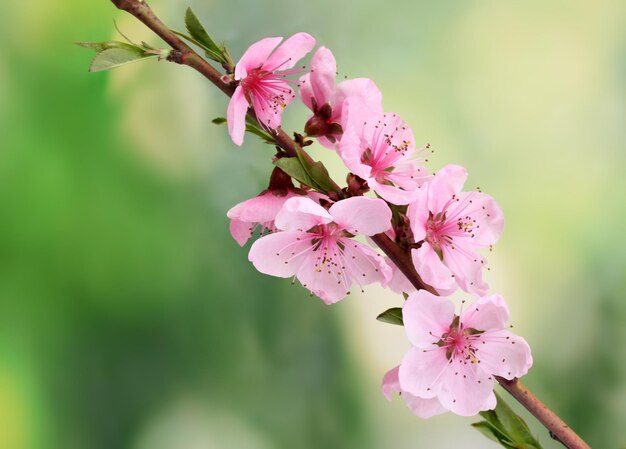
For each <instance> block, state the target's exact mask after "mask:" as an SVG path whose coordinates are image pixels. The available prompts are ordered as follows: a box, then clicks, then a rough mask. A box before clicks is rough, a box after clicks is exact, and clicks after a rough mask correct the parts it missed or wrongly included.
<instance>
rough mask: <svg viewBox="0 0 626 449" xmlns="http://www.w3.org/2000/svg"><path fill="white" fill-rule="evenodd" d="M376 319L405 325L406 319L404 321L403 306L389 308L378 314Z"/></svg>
mask: <svg viewBox="0 0 626 449" xmlns="http://www.w3.org/2000/svg"><path fill="white" fill-rule="evenodd" d="M376 319H377V320H378V321H382V322H383V323H389V324H396V325H398V326H404V321H402V308H401V307H392V308H391V309H387V310H385V311H384V312H383V313H381V314H380V315H378V316H377V317H376Z"/></svg>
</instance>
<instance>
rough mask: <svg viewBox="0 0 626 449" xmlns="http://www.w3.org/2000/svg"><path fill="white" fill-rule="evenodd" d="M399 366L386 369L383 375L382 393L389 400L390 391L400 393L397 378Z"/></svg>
mask: <svg viewBox="0 0 626 449" xmlns="http://www.w3.org/2000/svg"><path fill="white" fill-rule="evenodd" d="M399 369H400V367H399V366H396V367H395V368H392V369H390V370H389V371H387V373H386V374H385V376H384V377H383V385H382V387H381V388H382V390H383V394H384V395H385V397H386V398H387V400H388V401H391V395H392V393H394V392H395V393H400V391H401V390H400V379H398V371H399Z"/></svg>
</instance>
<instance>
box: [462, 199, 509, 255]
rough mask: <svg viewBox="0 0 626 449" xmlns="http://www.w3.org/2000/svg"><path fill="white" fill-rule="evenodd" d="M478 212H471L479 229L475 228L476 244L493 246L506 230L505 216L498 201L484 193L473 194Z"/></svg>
mask: <svg viewBox="0 0 626 449" xmlns="http://www.w3.org/2000/svg"><path fill="white" fill-rule="evenodd" d="M471 195H472V201H473V205H474V206H475V210H476V212H471V213H470V215H471V216H472V218H474V219H476V221H477V224H478V225H479V226H480V227H479V228H474V229H475V231H474V234H475V237H474V239H473V240H474V244H475V245H481V246H488V245H493V244H494V243H496V242H497V241H498V239H499V238H500V234H502V229H503V228H504V214H503V213H502V209H501V208H500V206H499V205H498V203H496V201H495V200H494V199H493V198H492V197H490V196H489V195H486V194H484V193H482V192H471Z"/></svg>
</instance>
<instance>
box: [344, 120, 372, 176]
mask: <svg viewBox="0 0 626 449" xmlns="http://www.w3.org/2000/svg"><path fill="white" fill-rule="evenodd" d="M363 151H364V148H362V147H361V137H360V136H359V134H358V132H357V128H354V127H348V128H344V132H343V135H342V136H341V140H340V141H339V155H340V156H341V159H342V160H343V162H344V164H345V165H346V167H348V169H349V170H350V171H351V172H352V173H354V174H355V175H358V176H360V177H361V178H363V179H368V178H369V177H370V175H371V172H372V169H371V167H369V166H367V165H365V164H363V163H362V162H361V155H362V154H363Z"/></svg>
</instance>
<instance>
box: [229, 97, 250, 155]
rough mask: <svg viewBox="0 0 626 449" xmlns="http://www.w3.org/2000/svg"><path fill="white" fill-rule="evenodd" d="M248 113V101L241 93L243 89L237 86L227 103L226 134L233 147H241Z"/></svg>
mask: <svg viewBox="0 0 626 449" xmlns="http://www.w3.org/2000/svg"><path fill="white" fill-rule="evenodd" d="M247 112H248V101H247V100H246V97H245V95H244V93H243V88H242V87H241V86H237V88H236V89H235V92H234V93H233V96H232V97H231V99H230V102H229V103H228V110H227V112H226V118H227V122H228V133H229V134H230V138H231V139H232V140H233V143H234V144H235V145H239V146H241V144H242V143H243V135H244V134H245V132H246V113H247Z"/></svg>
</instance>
